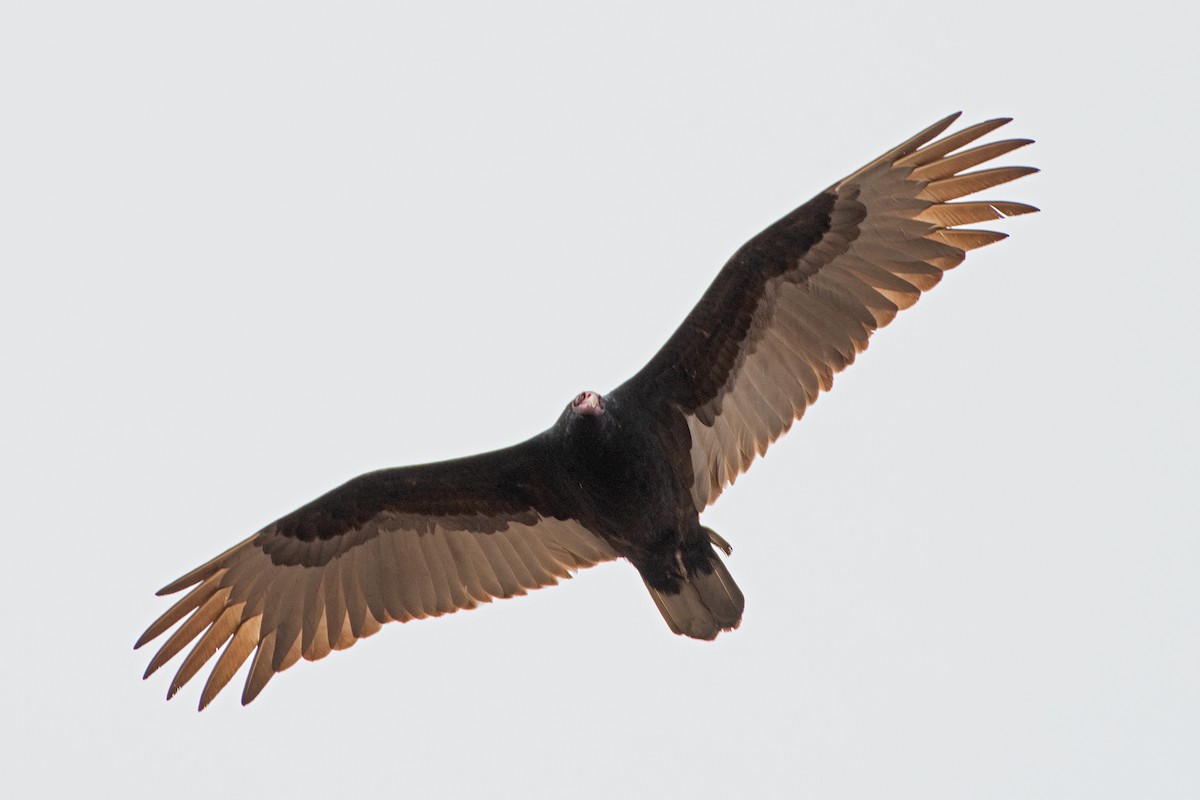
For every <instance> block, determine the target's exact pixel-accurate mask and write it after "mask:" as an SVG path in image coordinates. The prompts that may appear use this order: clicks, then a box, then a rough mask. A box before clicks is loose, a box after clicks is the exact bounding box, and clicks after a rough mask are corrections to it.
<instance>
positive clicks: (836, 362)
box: [618, 114, 1037, 510]
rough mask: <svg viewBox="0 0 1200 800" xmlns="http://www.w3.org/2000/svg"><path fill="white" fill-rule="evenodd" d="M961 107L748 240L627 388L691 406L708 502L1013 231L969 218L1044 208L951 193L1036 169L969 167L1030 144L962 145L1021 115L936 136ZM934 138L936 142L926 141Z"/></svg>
mask: <svg viewBox="0 0 1200 800" xmlns="http://www.w3.org/2000/svg"><path fill="white" fill-rule="evenodd" d="M957 118H958V114H954V115H952V116H950V117H947V118H946V119H944V120H942V121H941V122H938V123H937V124H935V125H933V126H931V127H929V128H927V129H926V130H924V131H922V132H921V133H918V134H917V135H916V136H914V137H912V138H911V139H909V140H908V141H906V142H904V143H903V144H901V145H900V146H898V147H896V148H895V149H893V150H890V151H888V152H887V153H885V154H884V155H882V156H880V157H879V158H877V159H876V160H874V161H872V162H871V163H870V164H867V165H866V166H865V167H863V168H862V169H860V170H858V171H857V172H855V173H854V174H853V175H850V176H849V177H847V178H845V179H844V180H841V181H839V182H838V183H836V184H834V185H833V186H831V187H830V188H828V189H826V190H825V191H824V192H822V193H821V194H819V195H817V196H816V197H815V198H813V199H812V200H810V201H809V202H808V203H805V204H804V205H802V206H800V207H799V208H797V209H796V210H795V211H793V212H792V213H790V214H788V215H787V216H786V217H784V218H783V219H781V220H779V221H778V222H776V223H775V224H774V225H771V226H770V227H769V228H767V229H766V230H764V231H763V232H762V233H760V234H759V235H757V236H755V237H754V238H753V239H751V240H750V241H749V242H747V243H746V244H745V245H743V246H742V248H741V249H740V250H738V251H737V253H735V254H734V256H733V258H731V259H730V260H729V262H728V263H727V264H726V265H725V267H724V269H722V270H721V272H720V274H718V275H717V278H716V280H715V281H713V283H712V285H711V286H710V287H709V288H708V290H707V291H706V292H705V294H704V296H703V297H702V298H701V299H700V302H699V303H697V305H696V307H695V308H694V309H693V310H692V312H691V313H690V314H689V315H688V317H687V319H685V320H684V322H683V324H682V325H681V326H680V327H679V329H678V330H677V331H676V332H675V333H674V334H673V335H672V336H671V338H670V339H669V340H668V341H667V343H666V344H665V345H664V346H663V348H662V349H661V350H660V351H659V352H658V353H657V354H656V355H655V356H654V358H653V359H651V361H650V363H649V364H647V365H646V366H645V367H644V368H643V369H642V370H641V371H640V372H639V373H638V374H637V375H635V376H634V377H633V378H632V379H630V380H629V381H628V382H627V383H626V384H625V385H624V386H622V387H620V389H619V390H618V391H620V392H621V393H623V394H631V395H635V396H637V397H639V398H641V400H642V401H643V402H649V403H654V402H660V403H665V404H666V405H667V406H669V407H670V408H673V409H675V410H677V412H678V413H681V414H682V415H683V416H684V418H685V419H686V421H687V426H688V430H689V432H690V435H691V444H690V448H691V461H692V463H691V466H692V472H693V477H694V482H693V486H692V497H693V499H694V501H695V504H696V509H697V510H702V509H704V508H705V507H706V506H707V505H709V504H710V503H712V502H713V501H714V500H716V499H717V497H718V495H720V493H721V491H722V490H723V489H724V487H725V486H726V485H728V484H730V483H733V481H734V480H735V479H736V478H737V476H738V475H739V474H741V473H742V472H744V471H745V470H746V469H748V468H749V466H750V463H751V462H752V461H753V460H754V457H755V456H756V455H761V454H763V453H765V452H766V449H767V446H768V445H769V444H770V443H771V442H773V441H775V439H777V438H779V437H780V436H781V435H783V434H784V433H785V432H786V431H787V430H788V428H789V427H791V425H792V423H793V422H794V421H795V420H797V419H799V418H800V417H801V416H802V415H803V414H804V411H805V409H806V408H808V406H810V405H812V404H813V403H814V402H815V401H816V399H817V396H818V395H819V394H820V392H822V391H828V390H829V389H830V387H831V386H832V385H833V376H834V373H836V372H839V371H840V370H842V369H844V368H845V367H846V366H847V365H848V364H850V363H851V362H853V361H854V357H855V355H857V354H858V353H859V352H861V351H862V350H864V349H866V346H867V339H868V337H869V336H870V335H871V334H872V333H873V332H874V331H875V330H876V329H878V328H881V327H883V326H884V325H886V324H888V323H889V322H891V320H892V318H893V317H894V316H895V315H896V312H897V311H899V310H900V309H904V308H908V307H909V306H911V305H912V304H913V303H915V302H916V301H917V299H918V298H919V297H920V296H921V293H922V292H925V291H928V290H929V289H932V288H933V286H934V285H935V284H936V283H937V282H938V281H939V280H940V279H941V277H942V273H943V272H945V271H946V270H948V269H950V268H952V267H955V266H957V265H958V264H959V263H960V262H961V261H962V260H963V258H964V256H965V255H966V251H967V250H971V249H973V248H976V247H981V246H983V245H986V244H991V243H992V242H996V241H999V240H1000V239H1003V238H1004V237H1005V234H1002V233H995V232H992V231H981V230H973V229H961V228H958V227H957V226H959V225H968V224H971V223H975V222H981V221H984V220H992V219H1001V218H1003V217H1009V216H1014V215H1017V214H1025V213H1028V212H1031V211H1037V209H1036V208H1034V207H1032V206H1028V205H1024V204H1022V203H1011V202H999V201H994V202H987V201H980V202H958V203H952V202H949V201H951V200H954V199H956V198H959V197H963V196H965V195H970V194H974V193H975V192H979V191H982V190H984V189H989V188H991V187H993V186H997V185H999V184H1002V183H1006V182H1007V181H1011V180H1014V179H1015V178H1019V177H1021V176H1023V175H1027V174H1029V173H1031V172H1036V171H1037V170H1035V169H1033V168H1030V167H1001V168H993V169H983V170H979V171H976V172H965V173H964V172H963V170H967V169H970V168H972V167H975V166H977V165H979V164H982V163H984V162H987V161H990V160H992V159H993V158H996V157H997V156H1000V155H1003V154H1004V153H1008V152H1009V151H1011V150H1015V149H1016V148H1018V147H1022V146H1024V145H1026V144H1029V143H1030V140H1029V139H1008V140H1005V141H1000V142H994V143H991V144H985V145H982V146H977V147H973V148H970V149H967V150H962V149H961V148H963V147H964V146H966V145H967V144H969V143H971V142H973V141H974V140H976V139H978V138H979V137H981V136H983V135H984V134H986V133H988V132H989V131H992V130H994V129H996V128H998V127H1000V126H1001V125H1003V124H1005V123H1006V122H1008V121H1009V120H1007V119H996V120H991V121H988V122H983V123H980V124H978V125H974V126H972V127H970V128H966V129H964V130H962V131H959V132H958V133H955V134H952V135H949V136H946V137H944V138H941V139H938V140H937V141H933V142H932V143H931V144H926V143H927V142H930V141H931V140H933V139H934V138H935V137H937V136H938V135H939V134H940V133H942V132H943V131H944V130H946V128H948V127H949V126H950V124H951V123H952V122H954V120H955V119H957ZM922 145H925V146H924V147H922Z"/></svg>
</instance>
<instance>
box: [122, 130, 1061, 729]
mask: <svg viewBox="0 0 1200 800" xmlns="http://www.w3.org/2000/svg"><path fill="white" fill-rule="evenodd" d="M957 117H958V115H957V114H954V115H952V116H950V117H947V118H946V119H944V120H942V121H940V122H938V123H936V124H935V125H933V126H931V127H929V128H927V129H925V130H923V131H921V132H920V133H918V134H917V135H916V136H914V137H912V138H911V139H909V140H907V141H906V142H904V143H903V144H901V145H899V146H898V147H896V148H894V149H892V150H889V151H888V152H887V153H885V154H884V155H882V156H880V157H879V158H877V159H875V160H874V161H872V162H871V163H869V164H867V165H866V166H865V167H863V168H862V169H860V170H858V171H856V172H854V173H853V174H852V175H850V176H849V177H847V178H844V179H843V180H840V181H838V182H837V183H835V184H833V186H831V187H829V188H828V189H826V190H825V191H823V192H821V193H820V194H818V195H817V196H816V197H814V198H813V199H812V200H810V201H809V202H807V203H805V204H804V205H802V206H800V207H799V208H797V209H796V210H794V211H792V212H791V213H790V214H788V215H787V216H785V217H783V218H782V219H781V220H779V221H778V222H776V223H775V224H773V225H771V226H770V227H768V228H767V229H766V230H764V231H763V232H762V233H760V234H758V235H757V236H755V237H754V238H753V239H751V240H750V241H749V242H747V243H746V244H745V245H743V246H742V248H741V249H740V250H738V251H737V252H736V253H734V255H733V257H732V258H731V259H730V260H729V262H728V263H727V264H726V265H725V267H724V268H723V269H722V270H721V271H720V273H718V274H717V277H716V279H715V280H714V281H713V283H712V285H711V286H710V287H709V288H708V290H707V291H706V292H705V293H704V296H703V297H701V298H700V301H699V302H698V303H697V304H696V307H695V308H694V309H693V310H692V312H691V313H690V314H689V315H688V317H687V319H685V320H684V321H683V324H682V325H680V327H679V329H678V330H677V331H675V333H674V334H673V335H672V336H671V338H670V339H669V340H668V341H667V343H666V344H665V345H663V347H662V349H661V350H659V351H658V353H657V354H656V355H655V356H654V357H653V358H652V359H651V360H650V362H649V363H648V364H647V365H646V366H645V367H644V368H642V370H641V371H640V372H638V373H637V374H636V375H634V376H633V377H632V378H630V379H629V380H628V381H626V382H625V383H624V384H622V385H621V386H619V387H617V388H616V389H614V390H613V391H612V392H610V393H609V394H607V395H600V394H597V393H595V392H582V393H580V394H579V395H578V396H577V397H575V398H574V399H573V400H572V401H571V402H570V403H568V404H567V407H566V408H565V409H564V410H563V412H562V414H561V415H560V416H559V418H558V420H557V421H556V422H555V423H554V424H553V425H552V426H551V427H550V428H549V429H548V430H546V431H544V432H542V433H540V434H538V435H537V436H534V437H533V438H532V439H529V440H528V441H525V442H522V443H521V444H517V445H514V446H512V447H509V448H506V449H503V450H497V451H495V452H491V453H485V454H483V455H476V456H470V457H467V458H461V459H457V460H454V461H445V462H440V463H435V464H425V465H422V466H413V467H401V468H398V469H385V470H380V471H378V472H371V473H368V474H366V475H362V476H360V477H357V478H355V479H353V480H351V481H349V482H348V483H345V484H343V485H342V486H339V487H338V488H336V489H334V490H333V491H331V492H329V493H328V494H325V495H323V496H321V497H318V498H317V499H316V500H313V501H312V502H311V503H309V504H308V505H306V506H304V507H302V508H299V509H297V510H296V511H293V512H292V513H290V514H288V515H287V516H285V517H283V518H282V519H280V520H278V521H276V522H272V523H271V524H270V525H268V526H267V527H265V528H263V529H262V530H260V531H259V532H258V533H256V534H254V535H253V536H251V537H250V538H249V539H246V540H245V541H244V542H241V543H240V544H236V545H234V546H233V547H231V548H230V549H228V550H226V551H225V552H224V553H221V554H220V555H219V556H217V557H216V558H214V559H212V560H211V561H209V562H208V563H206V564H203V565H201V566H200V567H197V568H196V569H194V570H192V571H191V572H189V573H187V574H186V575H184V576H183V577H182V578H180V579H179V580H176V581H174V582H172V583H170V584H168V585H167V586H166V587H164V588H163V589H161V590H160V591H159V592H158V594H159V595H168V594H174V593H176V592H180V591H183V590H184V589H189V588H190V590H191V591H189V592H188V593H187V594H185V595H184V596H183V598H182V599H181V600H179V601H178V602H176V603H175V604H174V605H173V606H171V607H170V608H169V609H168V610H167V611H166V612H165V613H163V615H162V616H161V617H159V618H158V619H157V620H156V621H155V622H154V624H152V625H151V626H150V627H149V628H148V629H147V630H146V632H145V633H144V634H142V637H141V638H140V639H139V640H138V642H137V645H136V647H141V646H142V645H144V644H146V643H147V642H149V641H151V640H153V639H155V638H157V637H158V636H160V635H162V634H163V633H166V632H167V631H168V630H169V629H170V628H171V627H172V626H174V625H175V624H176V623H179V622H180V621H181V620H182V621H183V623H182V624H181V625H179V627H178V628H176V629H175V631H174V632H173V633H172V634H171V635H170V636H169V637H168V638H167V640H166V642H165V643H164V644H163V645H162V646H161V647H160V648H159V650H158V652H157V653H156V654H155V655H154V657H153V658H152V659H151V661H150V665H149V667H148V668H147V670H146V676H147V677H148V676H149V675H150V674H151V673H153V672H154V671H155V670H157V669H158V668H159V667H161V666H162V665H163V664H164V663H166V662H167V661H168V660H170V659H171V658H172V657H174V656H175V655H176V654H178V653H179V652H180V651H181V650H183V649H184V648H185V647H187V646H188V645H190V644H192V642H193V641H195V644H194V645H192V647H191V650H190V651H189V652H188V654H187V656H186V657H185V658H184V659H183V663H182V664H181V666H180V667H179V671H178V672H177V673H176V675H175V678H174V680H173V681H171V686H170V690H169V692H168V695H167V696H168V697H171V696H172V695H174V694H175V693H176V692H177V691H178V690H179V688H180V687H182V686H183V685H184V684H185V683H187V682H188V680H190V679H191V678H192V677H193V676H194V675H195V674H196V673H197V672H198V671H199V670H200V669H201V667H203V666H204V665H205V663H207V662H208V661H209V659H211V658H212V657H213V655H214V654H216V652H217V651H218V650H220V649H221V648H222V647H224V650H222V652H221V654H220V657H219V658H218V659H217V661H216V664H215V666H214V667H213V669H212V672H211V673H210V674H209V676H208V681H207V683H206V684H205V686H204V689H203V691H202V692H201V695H200V708H201V709H203V708H204V707H205V706H206V705H208V703H209V702H211V701H212V699H213V697H214V696H215V695H216V694H217V693H218V692H220V691H221V689H222V688H223V687H224V686H225V685H226V683H228V682H229V680H230V678H232V677H233V674H234V673H235V672H236V671H237V670H238V668H239V667H241V666H242V664H243V663H245V661H246V660H247V659H248V658H249V657H250V655H251V654H253V655H254V658H253V660H252V662H251V665H250V670H249V674H248V677H247V679H246V685H245V689H244V691H243V692H242V703H249V702H250V701H251V700H253V699H254V698H255V697H257V696H258V694H259V692H261V691H262V690H263V687H264V686H266V684H267V681H269V680H270V679H271V677H272V676H273V675H275V673H277V672H281V671H283V670H285V669H287V668H288V667H290V666H292V665H293V664H295V663H296V662H297V661H298V660H299V659H300V658H306V659H308V660H310V661H315V660H316V659H319V658H324V657H325V656H326V655H328V654H329V652H330V651H331V650H341V649H344V648H346V647H349V646H350V645H352V644H354V643H355V641H357V640H358V639H360V638H362V637H364V636H370V635H371V634H373V633H375V632H376V631H378V630H379V629H380V627H381V626H382V625H383V624H384V623H385V622H389V621H392V620H399V621H401V622H404V621H407V620H410V619H414V618H421V617H429V616H439V615H441V614H448V613H450V612H453V611H457V610H459V609H469V608H474V607H475V606H477V605H479V604H480V603H487V602H491V600H492V599H493V598H498V597H512V596H513V595H519V594H525V592H526V591H528V590H530V589H537V588H539V587H542V586H549V585H551V584H554V583H557V582H558V579H559V578H567V577H570V575H571V573H572V572H573V571H574V570H577V569H580V568H582V567H590V566H592V565H593V564H598V563H600V562H601V561H608V560H610V559H615V558H624V559H626V560H627V561H629V562H630V563H632V564H633V566H634V567H635V568H636V569H637V571H638V572H639V573H640V574H641V576H642V579H643V580H644V581H645V584H646V588H647V589H649V591H650V596H651V597H652V598H653V600H654V603H655V604H656V605H657V606H658V610H659V611H660V612H662V615H663V618H664V619H665V620H666V622H667V625H668V626H669V627H670V629H671V630H672V631H674V632H675V633H677V634H683V635H685V636H691V637H695V638H697V639H712V638H714V637H716V635H717V634H718V633H720V632H721V631H727V630H732V629H733V628H736V627H737V626H738V623H739V622H740V621H741V618H742V608H743V604H744V601H743V598H742V592H741V590H740V589H738V587H737V584H735V583H734V581H733V578H732V577H730V574H729V570H728V569H726V567H725V563H724V561H723V559H722V558H721V556H719V555H718V554H717V552H716V551H717V550H718V549H719V550H721V551H723V552H724V553H725V554H726V555H729V554H730V552H731V548H730V547H729V545H728V544H727V543H726V542H725V540H724V539H723V538H721V536H719V535H718V534H717V533H716V532H714V531H712V530H710V529H708V528H706V527H705V526H704V525H702V524H701V522H700V512H702V511H703V510H704V509H705V507H707V506H708V505H710V504H711V503H712V502H713V501H715V500H716V499H717V497H718V496H719V495H720V494H721V491H722V489H724V488H725V486H727V485H729V484H731V483H733V481H734V480H735V479H736V478H737V476H738V475H739V474H741V473H742V472H744V471H745V470H746V469H747V468H749V466H750V463H751V462H752V461H753V460H754V457H755V456H757V455H762V454H763V453H765V452H766V450H767V446H768V445H770V444H771V442H773V441H775V440H776V439H777V438H779V437H780V436H781V435H783V433H784V432H785V431H787V429H788V428H789V427H791V425H792V423H793V422H794V421H795V420H797V419H799V418H800V417H801V416H802V415H803V414H804V411H805V409H806V408H808V407H809V406H810V405H812V404H813V403H814V402H816V399H817V397H818V395H819V394H820V393H821V392H822V391H828V390H829V388H830V387H831V386H832V385H833V376H834V373H836V372H838V371H839V370H841V369H843V368H844V367H845V366H846V365H847V364H849V363H851V362H852V361H853V360H854V357H855V355H856V354H857V353H859V352H860V351H862V350H863V349H865V348H866V346H867V340H868V338H869V337H870V335H871V333H872V332H873V331H875V330H876V329H877V328H880V327H882V326H884V325H886V324H887V323H888V322H890V321H891V320H892V317H894V316H895V315H896V312H897V311H899V310H900V309H903V308H908V307H909V306H911V305H912V304H913V303H915V302H916V301H917V299H918V298H919V297H920V296H921V293H922V292H924V291H928V290H929V289H931V288H933V286H934V284H936V283H937V282H938V281H939V280H940V279H941V277H942V273H943V272H945V271H946V270H948V269H950V268H951V267H954V266H956V265H958V264H959V262H961V261H962V260H963V257H964V256H965V253H966V251H967V250H971V249H974V248H976V247H981V246H983V245H986V244H991V243H993V242H996V241H999V240H1000V239H1003V238H1004V236H1005V234H1002V233H995V232H992V231H982V230H974V229H963V228H960V227H958V226H960V225H968V224H971V223H976V222H981V221H985V220H993V219H1001V218H1003V217H1009V216H1013V215H1017V214H1025V213H1028V212H1031V211H1036V210H1037V209H1035V208H1033V207H1032V206H1028V205H1024V204H1022V203H1013V202H1002V201H978V202H975V201H971V202H949V201H951V200H954V199H956V198H960V197H963V196H965V195H970V194H974V193H975V192H979V191H982V190H984V189H989V188H991V187H993V186H998V185H999V184H1002V183H1005V182H1007V181H1011V180H1013V179H1015V178H1019V177H1021V176H1023V175H1028V174H1030V173H1032V172H1036V170H1035V169H1032V168H1030V167H999V168H990V169H982V170H978V171H975V172H964V170H968V169H970V168H972V167H975V166H977V165H979V164H983V163H984V162H988V161H991V160H992V159H993V158H996V157H997V156H1000V155H1003V154H1005V153H1008V152H1009V151H1012V150H1015V149H1016V148H1018V147H1022V146H1024V145H1026V144H1029V143H1030V140H1029V139H1007V140H1004V141H999V142H993V143H991V144H984V145H981V146H975V147H971V148H969V149H963V148H964V147H965V146H966V145H968V144H969V143H971V142H973V141H975V140H976V139H978V138H979V137H981V136H983V135H984V134H987V133H988V132H990V131H992V130H995V129H996V128H998V127H1000V126H1001V125H1004V124H1005V123H1006V122H1008V121H1009V120H1007V119H995V120H991V121H988V122H982V123H980V124H978V125H974V126H972V127H969V128H966V129H964V130H961V131H959V132H957V133H954V134H951V135H947V136H945V137H943V138H940V139H938V138H936V137H938V136H939V135H940V134H941V133H942V132H943V131H945V130H946V129H947V128H949V127H950V125H951V123H953V122H954V120H955V119H957ZM197 637H198V641H197Z"/></svg>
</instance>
